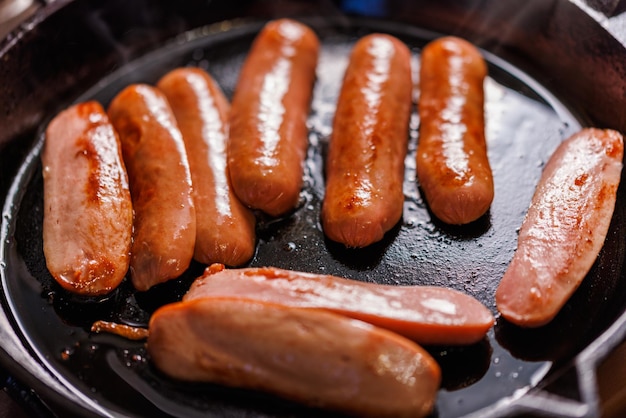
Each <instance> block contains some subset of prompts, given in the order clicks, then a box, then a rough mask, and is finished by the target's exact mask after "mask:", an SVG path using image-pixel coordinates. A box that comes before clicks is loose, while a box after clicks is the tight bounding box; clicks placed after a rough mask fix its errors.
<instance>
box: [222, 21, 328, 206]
mask: <svg viewBox="0 0 626 418" xmlns="http://www.w3.org/2000/svg"><path fill="white" fill-rule="evenodd" d="M319 48H320V46H319V40H318V39H317V36H316V35H315V34H314V32H313V31H312V30H311V29H309V28H308V27H306V26H305V25H302V24H300V23H298V22H295V21H293V20H289V19H280V20H275V21H271V22H269V23H268V24H267V25H266V26H265V27H264V28H263V30H262V31H261V32H260V33H259V35H258V36H257V37H256V39H255V40H254V43H253V45H252V48H251V50H250V52H249V54H248V57H247V59H246V61H245V62H244V64H243V67H242V69H241V73H240V75H239V80H238V82H237V87H236V89H235V93H234V96H233V100H232V109H231V113H230V135H229V137H230V139H229V144H228V165H229V167H230V178H231V181H232V184H233V188H234V190H235V193H236V194H237V196H238V197H239V199H241V201H242V202H243V203H244V204H246V205H247V206H249V207H251V208H254V209H260V210H261V211H263V212H265V213H267V214H269V215H271V216H279V215H283V214H285V213H286V212H288V211H289V210H292V209H293V208H294V207H295V206H296V205H297V204H298V200H299V198H300V189H301V187H302V175H303V170H304V167H303V164H304V158H305V156H306V150H307V145H308V139H307V127H306V119H307V116H308V112H309V105H310V101H311V96H312V91H313V83H314V81H315V67H316V65H317V58H318V54H319Z"/></svg>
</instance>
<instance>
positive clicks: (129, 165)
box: [108, 84, 196, 291]
mask: <svg viewBox="0 0 626 418" xmlns="http://www.w3.org/2000/svg"><path fill="white" fill-rule="evenodd" d="M108 113H109V117H110V118H111V121H112V123H113V125H114V126H115V129H117V131H118V133H119V135H120V140H121V143H122V154H123V156H124V163H125V164H126V169H127V171H128V178H129V181H130V192H131V197H132V201H133V208H134V210H135V220H134V225H133V243H132V247H131V260H130V272H131V280H132V283H133V285H134V286H135V288H136V289H137V290H139V291H145V290H148V289H149V288H150V287H152V286H153V285H155V284H157V283H162V282H164V281H167V280H169V279H172V278H176V277H178V276H179V275H180V274H181V273H182V272H183V271H185V270H186V269H187V267H188V266H189V263H190V262H191V258H192V256H193V250H194V244H195V239H196V215H195V208H194V203H193V200H192V196H191V188H192V186H191V185H192V183H191V174H190V172H189V162H188V161H187V154H186V151H185V144H184V143H183V139H182V135H181V133H180V131H179V129H178V127H177V125H176V120H175V118H174V115H173V114H172V111H171V109H170V106H169V104H168V102H167V100H166V99H165V96H163V93H161V92H160V91H159V90H157V89H156V88H154V87H152V86H148V85H145V84H134V85H130V86H128V87H126V88H125V89H124V90H122V91H121V92H120V93H119V94H118V95H117V96H115V98H114V99H113V101H112V102H111V104H110V105H109V109H108Z"/></svg>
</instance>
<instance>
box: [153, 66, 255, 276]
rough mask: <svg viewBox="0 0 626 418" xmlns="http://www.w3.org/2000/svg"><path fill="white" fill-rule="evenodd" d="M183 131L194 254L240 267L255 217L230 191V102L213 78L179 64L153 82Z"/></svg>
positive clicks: (205, 260)
mask: <svg viewBox="0 0 626 418" xmlns="http://www.w3.org/2000/svg"><path fill="white" fill-rule="evenodd" d="M157 87H158V88H159V89H160V90H161V91H162V92H163V93H164V94H165V96H166V97H167V100H168V102H169V103H170V105H171V107H172V111H173V112H174V115H175V116H176V120H177V122H178V127H179V129H180V131H181V133H182V135H183V141H184V142H185V148H186V150H187V155H188V159H189V166H190V169H191V180H192V182H193V199H194V204H195V208H196V246H195V252H194V258H195V259H196V260H197V261H199V262H201V263H205V264H211V263H224V264H227V265H230V266H238V265H241V264H243V263H245V262H246V261H248V260H249V259H250V258H252V255H253V254H254V247H255V231H254V228H255V218H254V215H253V214H252V212H251V211H250V210H249V209H248V208H246V207H245V206H244V205H243V204H242V203H241V202H240V201H239V199H238V198H237V196H235V194H234V192H233V191H232V188H231V184H230V179H229V176H228V167H227V159H226V141H227V139H228V136H227V135H228V112H229V107H230V105H229V104H228V101H227V99H226V97H224V94H223V93H222V91H221V90H220V88H219V86H218V85H217V84H216V83H215V81H214V80H213V78H212V77H211V76H210V75H209V74H207V73H206V72H205V71H202V70H201V69H198V68H179V69H176V70H174V71H172V72H170V73H168V74H166V75H165V76H164V77H163V78H162V79H161V80H160V81H159V82H158V84H157Z"/></svg>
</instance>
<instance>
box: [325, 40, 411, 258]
mask: <svg viewBox="0 0 626 418" xmlns="http://www.w3.org/2000/svg"><path fill="white" fill-rule="evenodd" d="M411 85H412V81H411V54H410V52H409V49H408V48H407V47H406V46H405V45H404V44H403V43H402V42H401V41H399V40H398V39H396V38H394V37H392V36H389V35H383V34H372V35H368V36H365V37H363V38H362V39H360V40H359V41H358V42H357V43H356V45H355V46H354V48H353V50H352V54H351V56H350V62H349V64H348V68H347V69H346V73H345V76H344V80H343V85H342V88H341V92H340V94H339V99H338V102H337V110H336V112H335V117H334V120H333V131H332V137H331V140H330V143H329V147H328V155H327V159H326V191H325V196H324V202H323V205H322V214H321V218H322V226H323V228H324V233H325V234H326V236H327V237H328V238H330V239H331V240H333V241H336V242H340V243H342V244H344V245H346V246H347V247H365V246H368V245H370V244H372V243H374V242H376V241H380V240H381V239H382V238H383V236H384V234H385V233H386V232H387V231H388V230H390V229H391V228H392V227H393V226H394V225H395V224H396V223H397V222H398V221H399V220H400V218H401V217H402V209H403V205H404V194H403V190H402V183H403V180H404V158H405V157H406V153H407V141H408V128H409V116H410V112H411V90H412V89H411Z"/></svg>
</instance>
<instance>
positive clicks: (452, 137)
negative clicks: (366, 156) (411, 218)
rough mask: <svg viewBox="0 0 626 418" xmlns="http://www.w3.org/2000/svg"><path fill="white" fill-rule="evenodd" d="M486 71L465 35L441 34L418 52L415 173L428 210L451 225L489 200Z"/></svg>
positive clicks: (478, 212) (476, 213)
mask: <svg viewBox="0 0 626 418" xmlns="http://www.w3.org/2000/svg"><path fill="white" fill-rule="evenodd" d="M486 74H487V66H486V65H485V61H484V60H483V58H482V56H481V54H480V52H479V51H478V50H477V49H476V48H475V47H474V46H473V45H472V44H470V43H469V42H467V41H465V40H462V39H459V38H455V37H445V38H441V39H438V40H435V41H433V42H431V43H429V44H428V45H427V46H426V47H425V48H424V50H423V51H422V57H421V67H420V97H419V101H418V111H419V115H420V128H419V138H418V143H417V157H416V160H417V161H416V164H417V178H418V181H419V184H420V186H421V188H422V191H423V193H424V196H425V199H426V201H427V202H428V205H429V207H430V210H431V211H432V213H433V214H434V215H435V216H436V217H437V218H439V219H440V220H442V221H443V222H446V223H449V224H453V225H462V224H467V223H470V222H472V221H475V220H477V219H478V218H480V217H481V216H482V215H484V214H485V213H486V212H487V210H488V209H489V206H490V205H491V202H492V201H493V196H494V190H493V188H494V186H493V176H492V172H491V167H490V165H489V160H488V158H487V144H486V141H485V116H484V90H483V83H484V79H485V77H486Z"/></svg>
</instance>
